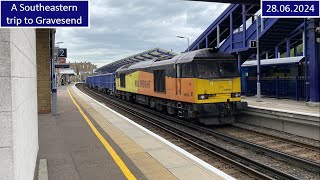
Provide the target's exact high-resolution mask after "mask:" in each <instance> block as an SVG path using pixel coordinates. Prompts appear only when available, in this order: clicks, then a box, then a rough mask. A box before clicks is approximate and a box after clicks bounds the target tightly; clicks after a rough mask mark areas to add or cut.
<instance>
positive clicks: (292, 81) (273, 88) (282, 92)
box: [242, 76, 306, 100]
mask: <svg viewBox="0 0 320 180" xmlns="http://www.w3.org/2000/svg"><path fill="white" fill-rule="evenodd" d="M242 82H243V84H242V86H243V87H242V90H243V92H242V93H243V94H245V95H255V94H256V93H257V78H256V77H246V78H245V80H244V81H242ZM260 83H261V95H264V96H268V97H275V98H288V99H295V100H305V99H306V93H305V91H306V85H305V84H306V83H305V77H304V76H296V77H265V78H262V79H261V81H260Z"/></svg>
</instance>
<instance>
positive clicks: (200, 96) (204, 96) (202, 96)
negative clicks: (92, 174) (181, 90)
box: [198, 94, 215, 100]
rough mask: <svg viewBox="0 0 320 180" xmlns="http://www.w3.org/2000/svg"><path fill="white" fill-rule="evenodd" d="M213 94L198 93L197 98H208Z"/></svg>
mask: <svg viewBox="0 0 320 180" xmlns="http://www.w3.org/2000/svg"><path fill="white" fill-rule="evenodd" d="M213 96H215V94H198V99H199V100H204V99H209V97H213Z"/></svg>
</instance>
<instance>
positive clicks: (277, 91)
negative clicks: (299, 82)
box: [276, 76, 279, 99]
mask: <svg viewBox="0 0 320 180" xmlns="http://www.w3.org/2000/svg"><path fill="white" fill-rule="evenodd" d="M276 97H277V99H279V76H277V79H276Z"/></svg>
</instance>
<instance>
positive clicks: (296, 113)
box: [239, 97, 320, 140]
mask: <svg viewBox="0 0 320 180" xmlns="http://www.w3.org/2000/svg"><path fill="white" fill-rule="evenodd" d="M261 100H262V102H257V101H256V97H242V98H241V101H244V102H247V103H248V109H247V110H246V111H243V114H244V116H240V118H239V121H240V122H244V123H248V124H252V125H257V126H261V127H267V128H271V129H276V130H279V131H284V132H287V133H291V134H294V135H298V136H303V137H308V138H312V139H316V140H320V130H319V129H320V108H319V107H312V106H307V104H306V102H302V101H295V100H289V99H276V98H262V99H261ZM248 115H251V116H248Z"/></svg>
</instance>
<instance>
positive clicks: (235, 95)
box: [231, 93, 241, 98]
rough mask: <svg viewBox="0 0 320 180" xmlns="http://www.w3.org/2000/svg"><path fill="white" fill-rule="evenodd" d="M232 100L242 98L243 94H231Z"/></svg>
mask: <svg viewBox="0 0 320 180" xmlns="http://www.w3.org/2000/svg"><path fill="white" fill-rule="evenodd" d="M231 97H232V98H238V97H241V93H231Z"/></svg>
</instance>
